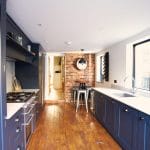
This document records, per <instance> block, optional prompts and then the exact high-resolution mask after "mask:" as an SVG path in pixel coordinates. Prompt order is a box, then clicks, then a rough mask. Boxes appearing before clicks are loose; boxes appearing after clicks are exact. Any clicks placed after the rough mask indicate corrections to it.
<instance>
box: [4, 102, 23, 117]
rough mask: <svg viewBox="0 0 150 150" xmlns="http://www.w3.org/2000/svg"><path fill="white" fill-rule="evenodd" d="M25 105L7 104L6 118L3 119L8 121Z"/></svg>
mask: <svg viewBox="0 0 150 150" xmlns="http://www.w3.org/2000/svg"><path fill="white" fill-rule="evenodd" d="M24 104H25V103H7V116H6V117H5V119H10V118H11V117H12V116H13V115H14V114H15V113H16V112H17V111H18V110H19V109H21V108H22V107H23V105H24Z"/></svg>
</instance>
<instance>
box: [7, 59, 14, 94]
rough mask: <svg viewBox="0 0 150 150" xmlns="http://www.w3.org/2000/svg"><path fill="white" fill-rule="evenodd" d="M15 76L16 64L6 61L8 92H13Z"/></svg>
mask: <svg viewBox="0 0 150 150" xmlns="http://www.w3.org/2000/svg"><path fill="white" fill-rule="evenodd" d="M14 76H15V62H14V61H6V92H12V90H13V87H12V83H13V78H14Z"/></svg>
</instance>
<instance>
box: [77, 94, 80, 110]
mask: <svg viewBox="0 0 150 150" xmlns="http://www.w3.org/2000/svg"><path fill="white" fill-rule="evenodd" d="M79 103H80V93H77V105H76V112H77V111H78V108H79Z"/></svg>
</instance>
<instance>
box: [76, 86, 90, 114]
mask: <svg viewBox="0 0 150 150" xmlns="http://www.w3.org/2000/svg"><path fill="white" fill-rule="evenodd" d="M76 92H77V103H76V112H77V111H78V108H79V105H80V97H81V94H83V95H84V100H85V106H86V111H87V112H88V97H87V96H88V95H87V90H86V89H78V90H76Z"/></svg>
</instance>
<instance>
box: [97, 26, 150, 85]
mask: <svg viewBox="0 0 150 150" xmlns="http://www.w3.org/2000/svg"><path fill="white" fill-rule="evenodd" d="M148 38H150V29H148V30H145V31H143V32H141V33H139V34H137V35H135V36H133V37H131V38H128V39H126V40H124V41H122V42H120V43H117V44H114V45H113V46H111V47H108V48H106V49H105V50H103V51H100V52H99V53H97V54H96V56H99V55H101V54H103V53H104V52H106V51H108V52H109V77H110V78H109V82H104V83H98V82H96V86H107V87H110V86H111V84H113V81H114V80H117V84H116V85H117V86H124V81H123V80H124V78H125V77H126V76H131V75H132V50H133V49H132V45H133V44H134V43H137V42H139V41H143V40H145V39H148Z"/></svg>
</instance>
